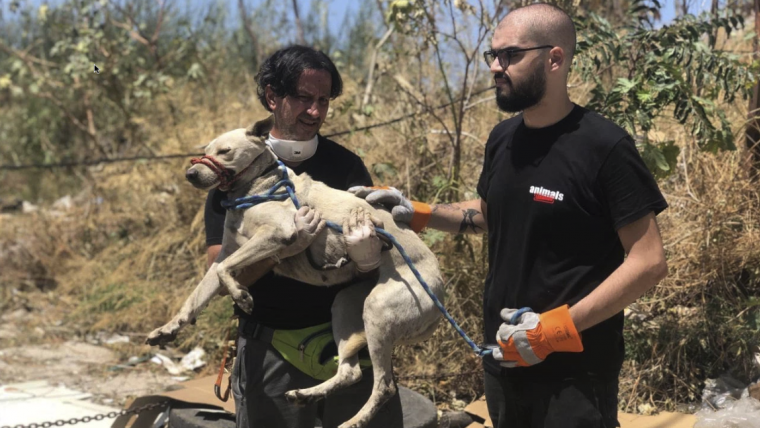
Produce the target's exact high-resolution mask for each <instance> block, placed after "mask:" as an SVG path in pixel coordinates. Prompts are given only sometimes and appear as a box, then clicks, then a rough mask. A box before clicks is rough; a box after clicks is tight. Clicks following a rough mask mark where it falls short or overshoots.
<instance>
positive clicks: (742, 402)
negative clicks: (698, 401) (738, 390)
mask: <svg viewBox="0 0 760 428" xmlns="http://www.w3.org/2000/svg"><path fill="white" fill-rule="evenodd" d="M724 406H725V407H724V408H723V409H720V410H717V411H713V410H708V409H704V410H700V411H699V412H697V414H696V415H695V416H696V417H697V423H696V424H694V428H760V401H758V400H755V399H754V398H752V397H744V398H741V399H739V400H732V399H729V400H726V402H725V403H724Z"/></svg>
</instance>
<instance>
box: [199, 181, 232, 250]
mask: <svg viewBox="0 0 760 428" xmlns="http://www.w3.org/2000/svg"><path fill="white" fill-rule="evenodd" d="M224 198H225V194H224V192H221V191H219V190H217V189H212V190H211V191H210V192H209V193H208V196H207V197H206V208H205V211H204V213H203V214H204V218H203V220H204V223H205V227H206V246H207V247H210V246H212V245H222V236H223V235H224V219H225V217H226V215H227V211H226V210H225V209H224V208H223V207H222V200H223V199H224Z"/></svg>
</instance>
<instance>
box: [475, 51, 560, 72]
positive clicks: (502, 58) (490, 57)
mask: <svg viewBox="0 0 760 428" xmlns="http://www.w3.org/2000/svg"><path fill="white" fill-rule="evenodd" d="M553 48H554V46H551V45H543V46H536V47H535V48H525V49H510V48H504V49H491V50H487V51H485V52H483V58H485V60H486V64H488V66H489V67H490V66H491V64H493V62H494V61H495V60H496V59H497V58H498V59H499V65H500V66H501V68H502V69H503V70H506V69H507V67H509V61H510V60H511V59H512V56H513V55H514V54H516V53H520V52H527V51H533V50H536V49H553Z"/></svg>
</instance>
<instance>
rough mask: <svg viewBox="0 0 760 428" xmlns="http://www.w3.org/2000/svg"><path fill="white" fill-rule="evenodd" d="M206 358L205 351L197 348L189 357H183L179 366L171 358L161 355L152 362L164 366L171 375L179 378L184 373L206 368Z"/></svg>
mask: <svg viewBox="0 0 760 428" xmlns="http://www.w3.org/2000/svg"><path fill="white" fill-rule="evenodd" d="M205 356H206V352H205V351H204V350H203V348H195V349H193V350H192V351H190V352H189V353H188V354H187V355H185V356H184V357H182V359H181V360H180V362H179V364H177V363H175V362H174V361H173V360H172V359H171V358H169V357H167V356H165V355H161V354H156V355H154V356H153V358H151V359H150V361H152V362H153V363H156V364H158V365H162V366H164V368H166V370H167V371H168V372H169V374H171V375H174V376H177V375H180V374H182V373H185V372H191V371H193V370H195V369H197V368H200V367H203V366H205V365H206V362H205V361H203V358H204V357H205Z"/></svg>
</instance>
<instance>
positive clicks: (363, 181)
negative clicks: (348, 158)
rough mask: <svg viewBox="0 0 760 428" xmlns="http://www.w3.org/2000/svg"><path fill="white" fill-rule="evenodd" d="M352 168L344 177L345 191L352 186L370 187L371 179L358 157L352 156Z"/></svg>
mask: <svg viewBox="0 0 760 428" xmlns="http://www.w3.org/2000/svg"><path fill="white" fill-rule="evenodd" d="M352 158H353V159H352V162H353V167H352V168H351V171H350V172H349V173H348V175H347V176H346V189H349V188H351V187H354V186H372V185H373V184H372V177H371V176H370V175H369V171H367V167H366V166H364V162H362V160H361V158H360V157H359V156H356V155H354V156H352Z"/></svg>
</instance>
